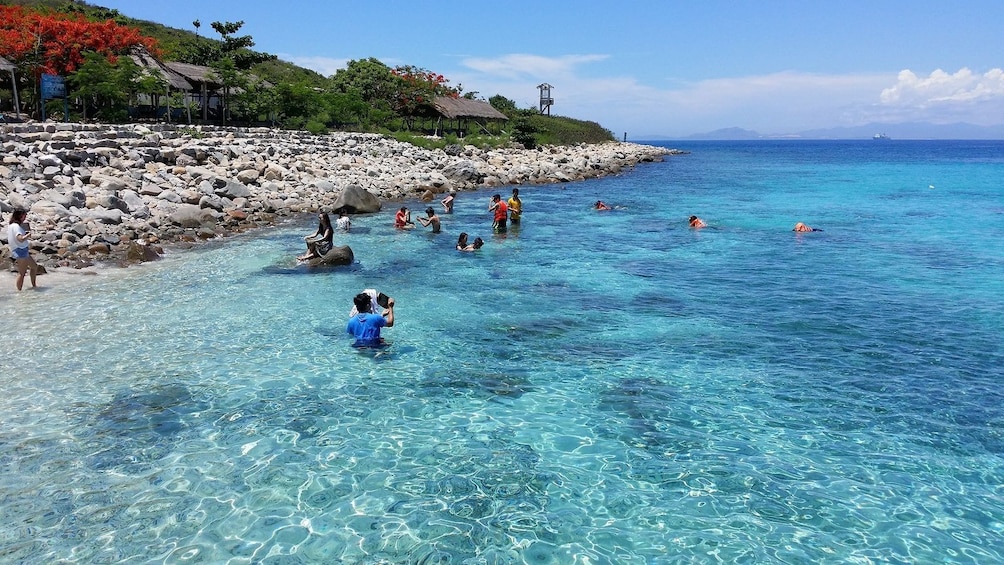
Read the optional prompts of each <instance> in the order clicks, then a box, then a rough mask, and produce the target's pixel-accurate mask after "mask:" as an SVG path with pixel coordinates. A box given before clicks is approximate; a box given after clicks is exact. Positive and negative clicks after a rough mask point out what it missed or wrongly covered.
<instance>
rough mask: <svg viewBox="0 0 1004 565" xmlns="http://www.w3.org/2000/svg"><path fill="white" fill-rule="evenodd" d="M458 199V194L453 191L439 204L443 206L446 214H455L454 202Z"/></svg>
mask: <svg viewBox="0 0 1004 565" xmlns="http://www.w3.org/2000/svg"><path fill="white" fill-rule="evenodd" d="M456 198H457V193H456V192H453V191H452V190H451V191H450V193H449V194H447V195H446V198H444V199H442V200H440V201H439V203H440V204H442V205H443V213H444V214H452V213H453V201H454V200H456Z"/></svg>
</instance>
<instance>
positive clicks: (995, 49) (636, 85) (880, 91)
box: [90, 0, 1004, 139]
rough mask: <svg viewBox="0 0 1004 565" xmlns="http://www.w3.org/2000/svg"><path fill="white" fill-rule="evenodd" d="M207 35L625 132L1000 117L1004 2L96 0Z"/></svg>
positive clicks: (301, 61)
mask: <svg viewBox="0 0 1004 565" xmlns="http://www.w3.org/2000/svg"><path fill="white" fill-rule="evenodd" d="M90 3H91V4H96V5H101V6H106V7H109V8H115V9H117V10H119V11H120V12H121V13H123V14H125V15H127V16H131V17H134V18H140V19H145V20H151V21H156V22H159V23H162V24H165V25H169V26H172V27H177V28H182V29H188V30H193V31H194V26H193V25H192V22H193V21H194V20H196V19H198V20H200V21H201V22H202V28H201V33H202V34H203V35H208V36H211V37H212V36H215V32H214V31H213V30H212V28H211V27H210V25H209V24H210V22H213V21H241V20H242V21H244V27H243V28H242V29H241V32H240V34H242V35H251V36H252V37H253V38H254V40H255V49H256V50H259V51H265V52H268V53H272V54H275V55H278V56H279V57H280V58H281V59H284V60H286V61H290V62H293V63H296V64H298V65H301V66H304V67H307V68H311V69H314V70H316V71H318V72H320V73H322V74H324V75H325V76H328V75H331V74H334V72H335V71H336V70H337V69H338V68H341V67H344V65H345V63H346V62H347V61H349V60H352V59H363V58H368V57H376V58H377V59H379V60H381V61H383V62H384V63H385V64H387V65H389V66H395V65H399V64H408V65H414V66H417V67H422V68H426V69H429V70H432V71H435V72H437V73H441V74H443V75H445V76H446V77H447V78H448V79H450V83H451V84H452V85H454V86H456V85H458V84H460V85H462V86H463V89H464V91H465V92H466V91H477V92H478V93H479V95H480V96H481V97H484V98H487V97H490V96H492V95H495V94H502V95H503V96H505V97H507V98H510V99H513V100H515V101H516V103H517V104H518V105H519V106H520V107H528V106H533V107H536V106H537V102H538V98H539V92H538V90H537V85H539V84H541V83H545V82H546V83H548V84H551V85H552V86H553V90H552V93H551V94H552V96H553V98H554V99H555V104H554V106H553V107H552V114H558V115H563V116H570V117H574V118H579V119H585V120H593V121H596V122H599V123H600V124H602V125H603V126H604V127H607V128H608V129H610V130H611V131H613V132H614V133H615V135H617V136H618V137H620V136H621V135H622V134H623V133H627V135H628V137H629V138H632V139H645V138H646V137H651V136H657V135H662V136H683V135H689V134H693V133H701V132H707V131H712V130H715V129H720V128H728V127H741V128H745V129H751V130H756V131H759V132H761V133H768V134H771V133H791V132H798V131H803V130H807V129H815V128H827V127H841V126H856V125H864V124H868V123H872V122H877V123H890V124H891V123H900V122H913V121H926V122H932V123H954V122H968V123H973V124H978V125H997V124H1002V123H1004V72H1002V70H1001V69H1002V67H1004V60H1002V59H1004V26H1002V23H1001V22H1004V2H1002V1H1000V0H963V1H961V2H946V1H944V0H940V1H932V0H902V1H886V0H869V1H858V0H844V1H840V2H830V1H814V0H800V1H774V0H758V1H752V0H751V1H745V2H740V1H724V0H721V1H716V0H702V1H692V0H691V1H686V2H684V1H675V0H672V1H669V0H666V1H656V0H652V1H646V2H643V1H637V0H621V1H619V2H603V1H599V0H576V1H563V0H551V1H543V2H542V1H540V0H535V1H532V2H531V1H525V0H515V1H514V0H507V1H504V2H483V1H478V0H466V1H455V0H436V1H418V0H416V1H412V2H404V1H399V0H382V1H380V2H365V3H364V2H340V1H337V0H288V1H287V2H284V3H277V2H272V1H269V2H266V1H258V0H211V1H210V0H198V1H195V0H171V1H170V2H163V1H160V0H157V1H152V0H91V1H90Z"/></svg>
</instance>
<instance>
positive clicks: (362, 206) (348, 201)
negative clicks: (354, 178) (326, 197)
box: [332, 184, 383, 214]
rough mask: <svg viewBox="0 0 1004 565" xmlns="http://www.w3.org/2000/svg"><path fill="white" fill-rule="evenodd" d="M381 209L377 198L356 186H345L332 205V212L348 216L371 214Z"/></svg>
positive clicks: (381, 205)
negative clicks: (343, 213)
mask: <svg viewBox="0 0 1004 565" xmlns="http://www.w3.org/2000/svg"><path fill="white" fill-rule="evenodd" d="M382 207H383V204H381V203H380V199H379V198H377V197H376V196H374V195H373V194H371V193H370V192H369V191H367V190H366V189H364V188H363V187H361V186H359V185H357V184H350V185H349V186H346V187H345V190H343V191H342V193H341V194H339V195H338V198H336V199H335V203H334V204H333V205H332V208H333V209H334V212H343V211H344V212H346V213H349V214H372V213H373V212H379V211H380V208H382Z"/></svg>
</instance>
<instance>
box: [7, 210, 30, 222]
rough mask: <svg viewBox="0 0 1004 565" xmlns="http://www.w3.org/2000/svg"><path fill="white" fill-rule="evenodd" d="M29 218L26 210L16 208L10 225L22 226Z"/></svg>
mask: <svg viewBox="0 0 1004 565" xmlns="http://www.w3.org/2000/svg"><path fill="white" fill-rule="evenodd" d="M27 217H28V211H27V210H24V209H21V208H15V209H14V211H13V212H11V215H10V223H12V224H20V223H21V222H22V221H24V219H25V218H27Z"/></svg>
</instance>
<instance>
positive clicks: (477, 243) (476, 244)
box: [474, 237, 485, 249]
mask: <svg viewBox="0 0 1004 565" xmlns="http://www.w3.org/2000/svg"><path fill="white" fill-rule="evenodd" d="M484 244H485V240H483V239H481V238H480V237H476V238H474V249H481V246H482V245H484Z"/></svg>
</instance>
